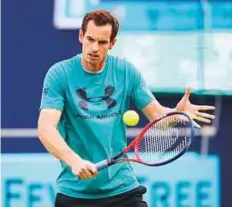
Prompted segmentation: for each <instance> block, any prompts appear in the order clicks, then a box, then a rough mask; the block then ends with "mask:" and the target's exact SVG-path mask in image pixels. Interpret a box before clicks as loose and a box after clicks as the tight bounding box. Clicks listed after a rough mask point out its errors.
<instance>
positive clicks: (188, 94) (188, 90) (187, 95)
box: [182, 88, 191, 101]
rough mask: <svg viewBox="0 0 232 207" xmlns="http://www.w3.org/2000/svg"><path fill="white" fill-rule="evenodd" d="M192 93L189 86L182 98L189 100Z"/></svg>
mask: <svg viewBox="0 0 232 207" xmlns="http://www.w3.org/2000/svg"><path fill="white" fill-rule="evenodd" d="M190 94H191V89H190V88H187V89H186V91H185V94H184V96H183V98H182V100H184V101H187V100H189V97H190Z"/></svg>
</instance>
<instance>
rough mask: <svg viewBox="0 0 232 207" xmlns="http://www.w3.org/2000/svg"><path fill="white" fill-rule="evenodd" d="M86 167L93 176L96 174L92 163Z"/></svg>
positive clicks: (96, 171)
mask: <svg viewBox="0 0 232 207" xmlns="http://www.w3.org/2000/svg"><path fill="white" fill-rule="evenodd" d="M88 169H89V171H90V172H91V173H92V175H93V176H96V175H97V174H98V170H97V168H96V166H95V165H94V164H92V163H89V164H88Z"/></svg>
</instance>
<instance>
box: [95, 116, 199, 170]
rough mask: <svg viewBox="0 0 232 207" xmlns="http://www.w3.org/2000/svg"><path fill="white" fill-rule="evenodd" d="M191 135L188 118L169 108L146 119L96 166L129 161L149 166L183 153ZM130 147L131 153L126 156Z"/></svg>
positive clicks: (99, 167)
mask: <svg viewBox="0 0 232 207" xmlns="http://www.w3.org/2000/svg"><path fill="white" fill-rule="evenodd" d="M193 137H194V125H193V122H192V120H191V118H190V117H189V116H188V115H187V114H185V113H182V112H171V113H168V114H166V115H164V116H162V117H159V118H157V119H154V120H153V121H151V122H150V123H148V124H147V125H146V126H145V127H144V128H143V129H142V130H141V132H140V133H139V135H138V136H137V137H136V138H135V139H134V140H133V141H132V142H131V143H130V144H129V145H128V146H127V147H126V148H125V149H124V150H123V151H122V152H121V153H119V154H118V155H116V156H114V157H112V158H109V159H106V160H103V161H100V162H98V163H96V167H97V169H98V170H102V169H104V168H106V167H108V166H111V165H114V164H116V163H120V162H128V161H132V162H137V163H141V164H144V165H149V166H161V165H165V164H168V163H170V162H173V161H174V160H176V159H178V158H179V157H180V156H182V155H183V154H184V153H185V152H186V151H187V150H188V148H189V147H190V145H191V142H192V139H193ZM132 150H133V151H134V153H133V156H132V157H131V156H130V157H128V156H125V155H126V154H127V153H128V152H129V151H132Z"/></svg>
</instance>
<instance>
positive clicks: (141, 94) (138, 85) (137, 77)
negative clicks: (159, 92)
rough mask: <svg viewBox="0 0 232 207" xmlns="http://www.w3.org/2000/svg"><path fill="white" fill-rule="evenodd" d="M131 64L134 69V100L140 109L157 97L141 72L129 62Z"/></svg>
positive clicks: (132, 96)
mask: <svg viewBox="0 0 232 207" xmlns="http://www.w3.org/2000/svg"><path fill="white" fill-rule="evenodd" d="M129 66H130V67H131V69H132V72H133V75H132V76H131V77H132V78H133V79H132V80H131V83H133V84H132V95H131V98H132V101H133V103H134V104H135V105H136V107H137V108H138V109H143V108H144V107H145V106H146V105H147V104H149V103H150V102H151V101H152V100H154V99H155V97H154V96H153V94H152V93H151V91H150V89H149V88H148V86H147V84H146V82H145V80H144V78H143V77H142V75H141V73H140V72H139V71H138V69H136V68H135V67H134V66H133V65H132V64H130V63H129Z"/></svg>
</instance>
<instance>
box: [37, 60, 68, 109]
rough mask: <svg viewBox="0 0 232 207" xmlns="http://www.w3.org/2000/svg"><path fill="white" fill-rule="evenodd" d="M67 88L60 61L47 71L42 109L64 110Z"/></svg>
mask: <svg viewBox="0 0 232 207" xmlns="http://www.w3.org/2000/svg"><path fill="white" fill-rule="evenodd" d="M65 90H66V77H65V72H64V68H63V67H62V65H61V64H60V63H57V64H55V65H53V66H52V67H51V68H50V69H49V70H48V72H47V74H46V76H45V79H44V84H43V91H42V98H41V104H40V109H43V108H50V109H57V110H60V111H62V110H63V107H64V97H65Z"/></svg>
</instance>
